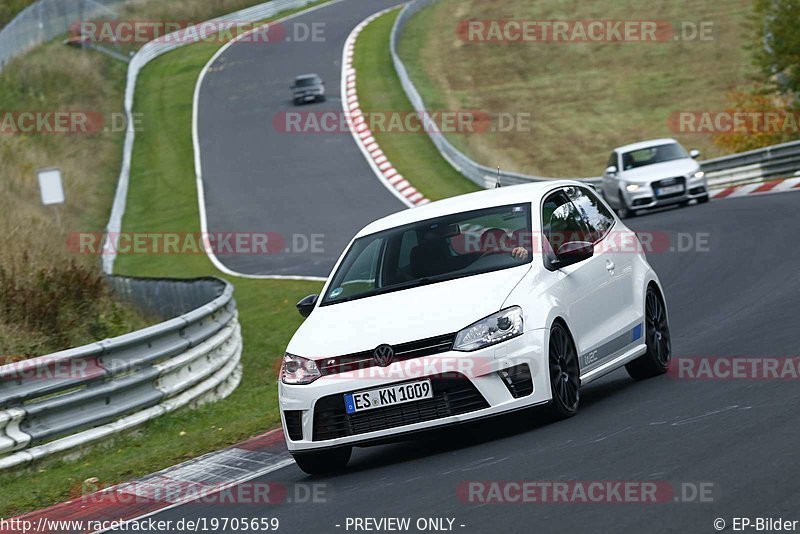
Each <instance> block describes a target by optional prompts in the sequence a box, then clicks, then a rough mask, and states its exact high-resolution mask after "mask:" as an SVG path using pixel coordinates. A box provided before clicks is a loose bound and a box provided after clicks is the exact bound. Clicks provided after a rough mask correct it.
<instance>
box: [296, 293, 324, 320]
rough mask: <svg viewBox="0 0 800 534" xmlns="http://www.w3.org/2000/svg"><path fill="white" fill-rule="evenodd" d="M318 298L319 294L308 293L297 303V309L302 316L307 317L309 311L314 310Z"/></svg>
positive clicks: (309, 313)
mask: <svg viewBox="0 0 800 534" xmlns="http://www.w3.org/2000/svg"><path fill="white" fill-rule="evenodd" d="M318 300H319V295H309V296H307V297H306V298H304V299H303V300H301V301H300V302H298V303H297V311H298V312H299V313H300V315H302V316H303V317H308V316H309V315H311V312H312V311H314V306H316V305H317V301H318Z"/></svg>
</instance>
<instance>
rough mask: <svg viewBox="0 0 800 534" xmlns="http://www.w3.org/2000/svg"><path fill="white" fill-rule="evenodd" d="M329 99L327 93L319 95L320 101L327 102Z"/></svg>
mask: <svg viewBox="0 0 800 534" xmlns="http://www.w3.org/2000/svg"><path fill="white" fill-rule="evenodd" d="M327 99H328V97H326V96H325V95H322V96H321V97H319V101H320V102H325V101H326V100H327Z"/></svg>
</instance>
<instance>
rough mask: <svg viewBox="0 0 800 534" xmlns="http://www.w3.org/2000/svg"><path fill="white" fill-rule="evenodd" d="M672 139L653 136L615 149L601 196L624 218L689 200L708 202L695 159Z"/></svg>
mask: <svg viewBox="0 0 800 534" xmlns="http://www.w3.org/2000/svg"><path fill="white" fill-rule="evenodd" d="M698 156H700V152H699V151H697V150H692V151H691V152H687V151H686V149H685V148H683V146H681V144H680V143H678V142H677V141H676V140H674V139H654V140H652V141H642V142H641V143H634V144H632V145H625V146H621V147H619V148H615V149H614V151H613V152H612V153H611V156H609V158H608V163H606V170H605V173H604V174H603V185H602V188H603V195H604V196H605V198H606V199H607V200H608V203H609V204H610V205H611V206H613V207H614V208H615V209H616V210H617V212H618V213H619V215H620V216H621V217H623V218H625V217H629V216H633V215H636V210H640V209H648V208H658V207H662V206H669V205H673V204H678V205H682V206H685V205H687V204H688V203H689V201H690V200H697V202H699V203H704V202H708V183H707V182H706V178H705V173H704V172H703V171H702V170H700V164H699V163H697V161H696V160H695V158H697V157H698Z"/></svg>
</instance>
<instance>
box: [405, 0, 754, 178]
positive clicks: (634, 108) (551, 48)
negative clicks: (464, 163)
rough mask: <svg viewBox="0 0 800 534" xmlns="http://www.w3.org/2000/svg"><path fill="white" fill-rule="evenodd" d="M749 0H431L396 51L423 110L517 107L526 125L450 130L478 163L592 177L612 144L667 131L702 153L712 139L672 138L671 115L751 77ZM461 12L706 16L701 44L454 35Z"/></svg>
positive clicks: (711, 101)
mask: <svg viewBox="0 0 800 534" xmlns="http://www.w3.org/2000/svg"><path fill="white" fill-rule="evenodd" d="M750 6H751V2H750V1H749V0H721V1H718V0H699V1H695V2H687V1H679V2H660V3H657V4H642V3H641V2H635V1H634V0H623V1H619V0H600V1H597V2H577V3H576V2H563V1H562V0H542V1H539V2H530V1H529V0H508V1H506V2H486V1H485V0H441V1H440V2H437V3H435V4H433V5H432V6H431V7H429V8H426V9H424V10H423V11H422V12H420V13H418V14H417V15H415V16H414V17H413V18H412V20H411V21H410V22H409V24H408V25H407V27H406V30H405V33H404V36H403V40H402V42H401V47H400V54H401V56H402V57H403V60H404V62H405V63H406V66H407V67H408V69H409V73H410V74H411V76H412V78H413V79H414V81H415V83H416V84H417V87H418V89H419V91H420V92H421V93H422V95H423V97H424V99H425V102H426V104H427V105H428V106H429V107H430V108H431V109H463V108H467V109H479V110H483V111H486V112H488V113H492V114H496V113H511V114H515V113H526V114H530V116H531V117H532V128H524V127H521V128H518V129H512V131H510V132H506V133H502V132H492V133H487V134H484V135H469V136H465V135H458V136H456V135H449V136H448V139H449V140H450V141H451V142H452V143H453V144H454V145H456V146H457V147H458V148H460V149H461V150H463V151H465V152H466V153H467V154H469V155H470V156H471V157H472V158H474V159H476V160H477V161H479V162H482V163H484V164H487V165H494V164H495V163H496V162H499V163H500V164H501V165H502V166H503V168H507V169H508V170H515V171H520V172H525V173H529V174H537V175H541V176H563V177H575V176H597V175H599V174H600V173H601V172H602V171H603V168H604V164H605V162H606V160H607V158H608V154H609V152H610V151H611V149H612V148H613V147H615V146H619V145H622V144H626V143H629V142H633V141H637V140H642V139H648V138H655V137H676V138H677V139H678V140H679V141H681V142H683V143H684V144H685V145H687V147H691V148H698V149H700V150H701V151H702V152H703V154H704V157H713V156H716V155H720V154H721V153H722V150H721V149H720V148H718V147H717V146H715V145H714V143H713V136H711V135H701V134H679V133H676V132H674V131H673V130H672V128H670V127H669V126H668V122H667V121H668V118H669V117H670V114H671V113H673V112H676V111H691V110H710V111H721V110H725V109H727V108H728V107H729V102H728V100H727V98H726V97H727V94H728V91H729V90H730V89H731V88H733V87H736V86H738V85H741V84H743V83H746V82H748V81H749V80H750V79H751V77H752V76H753V75H754V67H753V66H752V62H751V59H750V54H749V52H748V51H747V50H746V49H745V44H747V43H746V39H744V38H743V35H745V32H746V23H747V19H748V17H749V15H750V11H751V10H750ZM465 20H486V21H489V20H519V21H523V20H524V21H547V20H566V21H589V20H618V21H633V20H661V21H671V22H674V23H675V24H678V23H679V21H687V22H689V21H694V22H695V23H697V22H698V21H711V22H712V23H713V30H714V31H713V39H711V40H709V41H699V40H694V41H668V42H649V43H642V42H639V43H637V42H630V43H613V42H602V43H580V42H566V43H564V42H557V43H541V42H522V43H496V42H495V43H492V42H465V40H463V39H461V38H459V36H458V35H457V32H456V29H457V27H458V24H459V23H461V22H463V21H465Z"/></svg>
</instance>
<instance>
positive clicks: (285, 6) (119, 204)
mask: <svg viewBox="0 0 800 534" xmlns="http://www.w3.org/2000/svg"><path fill="white" fill-rule="evenodd" d="M316 1H317V0H273V1H272V2H265V3H263V4H259V5H256V6H253V7H249V8H247V9H242V10H241V11H237V12H235V13H231V14H229V15H225V16H222V17H219V18H216V19H212V20H211V21H208V22H215V23H220V24H224V23H233V22H258V21H261V20H265V19H268V18H271V17H274V16H275V15H277V14H279V13H281V12H282V11H288V10H291V9H299V8H301V7H304V6H307V5H309V4H312V3H315V2H316ZM208 22H204V23H201V24H198V25H196V26H191V27H189V28H185V29H183V30H179V31H177V32H174V33H171V34H168V35H165V36H163V37H159V38H158V39H155V40H153V41H150V42H149V43H147V44H145V45H144V46H143V47H142V48H140V49H139V51H138V52H137V53H136V55H134V56H133V57H132V58H131V61H130V63H129V64H128V79H127V83H126V86H125V115H126V118H127V119H126V120H127V124H128V128H127V130H126V132H125V144H124V145H123V149H122V168H121V170H120V175H119V181H118V182H117V192H116V194H115V196H114V204H113V206H112V207H111V216H110V217H109V219H108V225H107V226H106V232H107V236H108V237H107V239H108V240H109V241H111V242H109V243H106V245H107V246H106V250H109V251H116V250H117V246H116V245H117V243H116V242H113V241H115V240H116V239H118V236H119V233H120V229H121V227H122V217H123V215H124V214H125V201H126V199H127V197H128V182H129V178H130V172H131V156H132V153H133V142H134V138H135V132H134V129H133V124H134V121H133V97H134V93H135V92H136V80H137V78H138V77H139V72H140V71H141V70H142V69H143V68H144V67H145V65H147V64H148V63H150V62H151V61H153V60H154V59H156V58H157V57H159V56H160V55H162V54H165V53H167V52H170V51H172V50H176V49H178V48H180V47H183V46H186V45H188V44H192V43H193V42H197V41H200V40H203V39H206V38H208V37H209V36H211V35H214V33H215V32H214V28H215V27H216V28H219V27H220V26H219V24H209V23H208ZM115 260H116V252H110V253H108V254H104V255H103V272H105V273H107V274H111V273H112V272H113V271H114V261H115Z"/></svg>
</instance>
